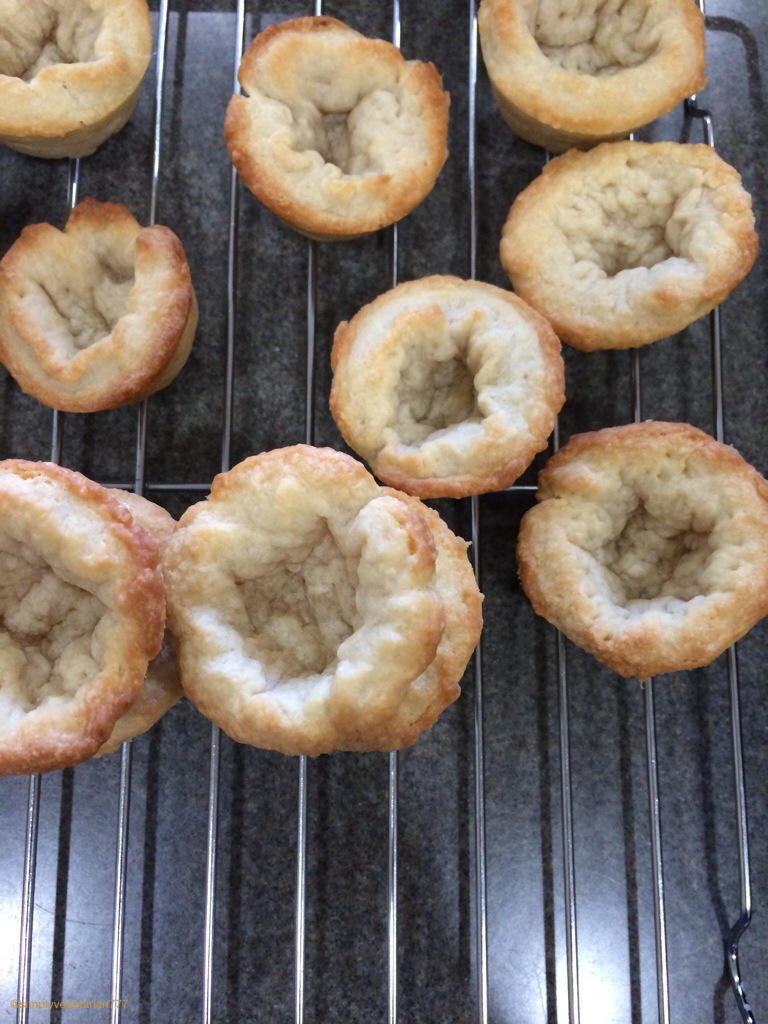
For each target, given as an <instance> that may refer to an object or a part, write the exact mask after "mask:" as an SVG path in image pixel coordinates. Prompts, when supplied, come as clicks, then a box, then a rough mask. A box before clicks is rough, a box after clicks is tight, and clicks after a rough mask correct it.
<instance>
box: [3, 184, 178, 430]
mask: <svg viewBox="0 0 768 1024" xmlns="http://www.w3.org/2000/svg"><path fill="white" fill-rule="evenodd" d="M196 326H197V302H196V299H195V294H194V291H193V289H192V283H191V279H190V273H189V266H188V264H187V261H186V256H185V254H184V250H183V248H182V246H181V243H180V242H179V239H178V238H177V237H176V235H175V234H174V233H173V232H172V231H170V229H168V228H165V227H162V226H160V225H155V226H153V227H151V228H142V227H141V226H140V225H139V224H138V222H137V221H136V220H135V218H134V217H133V216H132V215H131V213H130V212H129V211H128V210H127V209H126V208H125V207H123V206H120V205H119V204H116V203H99V202H96V201H95V200H93V199H84V200H82V201H81V202H80V203H79V204H78V205H77V206H76V207H75V209H74V210H73V211H72V213H71V214H70V217H69V220H68V221H67V224H66V226H65V228H64V230H63V231H59V230H58V229H56V228H55V227H53V226H52V225H50V224H36V225H32V226H30V227H27V228H25V229H24V231H23V232H22V235H21V237H20V239H19V240H18V241H17V242H16V243H15V244H14V245H13V246H12V247H11V249H10V250H9V251H8V253H6V255H5V257H4V258H3V260H2V261H0V359H2V361H3V362H4V363H5V365H6V366H7V367H8V369H9V370H10V372H11V373H12V374H13V375H14V377H16V379H17V380H18V381H19V383H20V384H21V386H22V388H24V390H25V391H27V392H29V393H30V394H33V395H34V396H35V397H36V398H38V399H39V400H40V401H42V402H45V403H46V404H47V405H50V406H52V407H53V408H59V409H64V410H66V411H73V412H91V411H95V410H98V409H109V408H114V407H116V406H119V405H125V404H128V403H129V402H135V401H139V400H141V399H142V398H145V397H147V396H148V395H150V394H152V393H153V392H154V391H157V390H159V389H160V388H161V387H164V386H165V385H166V384H168V383H170V381H171V380H172V379H173V378H174V377H175V376H176V374H177V373H178V372H179V371H180V369H181V367H182V366H183V365H184V362H185V361H186V358H187V356H188V354H189V350H190V347H191V344H192V340H193V338H194V333H195V328H196Z"/></svg>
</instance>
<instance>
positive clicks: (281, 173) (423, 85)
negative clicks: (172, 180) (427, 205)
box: [224, 17, 448, 238]
mask: <svg viewBox="0 0 768 1024" xmlns="http://www.w3.org/2000/svg"><path fill="white" fill-rule="evenodd" d="M238 78H239V81H240V84H241V86H242V89H243V92H244V94H245V95H241V96H233V97H232V100H231V102H230V105H229V109H228V111H227V117H226V122H225V128H224V134H225V137H226V140H227V145H228V147H229V151H230V156H231V157H232V160H233V162H234V164H235V167H236V168H237V171H238V173H239V174H240V176H241V178H243V180H244V181H245V183H246V184H247V185H248V187H249V188H250V189H251V191H252V192H254V194H255V195H256V196H257V197H258V198H259V199H260V200H261V201H262V202H263V203H264V204H265V205H266V206H268V207H269V208H270V209H272V210H273V212H275V213H276V214H277V215H278V216H279V217H281V218H282V219H283V220H285V221H286V222H287V223H289V224H290V225H291V226H292V227H295V228H296V229H297V230H299V231H302V232H304V233H305V234H309V235H311V236H312V237H322V238H343V237H354V236H356V235H359V234H364V233H366V232H369V231H374V230H376V229H377V228H379V227H383V226H385V225H386V224H390V223H392V222H393V221H395V220H398V219H400V218H401V217H403V216H405V214H406V213H408V212H410V210H411V209H412V208H413V207H414V206H416V205H417V204H418V203H419V202H421V200H422V199H423V198H424V197H425V196H426V194H427V193H428V192H429V190H430V189H431V187H432V185H433V184H434V181H435V178H436V177H437V174H438V173H439V171H440V168H441V167H442V165H443V162H444V161H445V158H446V155H447V150H446V145H445V143H446V133H447V118H448V96H447V94H446V93H444V92H443V90H442V87H441V84H440V77H439V75H438V74H437V72H436V71H435V69H434V67H433V66H432V65H430V64H423V63H421V62H419V61H408V62H406V61H404V60H403V57H402V55H401V53H400V51H399V50H398V49H397V48H396V47H394V46H392V44H390V43H387V42H385V41H383V40H380V39H367V38H366V37H365V36H362V35H360V33H358V32H356V31H354V30H353V29H351V28H349V27H348V26H346V25H344V24H343V22H340V21H337V20H335V19H333V18H326V17H318V18H299V19H295V20H294V21H290V22H283V23H281V24H279V25H275V26H271V27H270V28H268V29H267V30H266V31H265V32H263V33H262V34H261V35H260V36H258V37H257V38H256V39H255V40H254V42H253V43H252V44H251V46H250V47H249V48H248V50H247V51H246V54H245V56H244V57H243V61H242V64H241V66H240V71H239V74H238Z"/></svg>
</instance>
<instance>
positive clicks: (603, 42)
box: [478, 0, 707, 153]
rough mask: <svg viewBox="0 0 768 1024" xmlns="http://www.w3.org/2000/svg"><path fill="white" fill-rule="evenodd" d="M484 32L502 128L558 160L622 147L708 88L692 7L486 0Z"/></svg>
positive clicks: (686, 3) (662, 2)
mask: <svg viewBox="0 0 768 1024" xmlns="http://www.w3.org/2000/svg"><path fill="white" fill-rule="evenodd" d="M608 12H610V13H608ZM611 18H612V19H613V22H614V23H615V25H614V26H612V25H611V22H610V19H611ZM478 27H479V30H480V42H481V45H482V50H483V58H484V60H485V65H486V68H487V69H488V74H489V76H490V79H491V83H492V85H493V89H494V93H495V94H496V100H497V102H498V104H499V110H500V111H501V114H502V116H503V117H504V120H505V121H506V122H507V124H508V125H509V127H510V128H511V129H512V130H513V131H514V132H515V133H516V134H517V135H519V136H521V137H522V138H524V139H527V140H528V141H529V142H533V143H535V144H536V145H539V146H543V147H544V148H545V149H548V150H550V151H551V152H553V153H562V152H563V151H564V150H566V149H570V148H571V147H574V146H575V147H578V148H581V149H585V148H588V147H590V146H593V145H595V144H596V143H598V142H605V141H610V140H616V139H621V138H625V137H626V136H627V135H629V133H630V132H633V131H635V130H637V129H638V128H641V127H642V126H643V125H645V124H648V123H649V122H651V121H653V120H655V119H656V118H657V117H661V115H662V114H666V113H667V112H668V111H670V110H672V108H673V107H674V106H676V104H678V103H679V102H680V101H681V100H683V99H685V98H686V97H688V96H691V95H692V94H693V93H696V92H699V91H701V89H703V88H704V86H705V85H706V84H707V79H706V76H705V74H704V69H705V65H706V51H705V41H704V18H703V17H702V14H701V12H700V11H699V9H698V6H697V4H696V2H695V0H643V2H642V3H634V4H632V5H630V4H625V5H621V10H620V12H617V11H616V5H615V4H603V5H600V4H596V3H595V0H583V2H582V3H581V5H580V6H579V8H578V9H577V8H576V7H575V5H574V4H573V3H572V2H568V3H566V2H565V0H482V3H481V5H480V10H479V12H478ZM590 33H592V35H591V37H590ZM540 44H543V47H544V48H542V45H540ZM548 44H549V45H548ZM558 44H559V45H558ZM574 44H575V45H574ZM545 50H548V51H549V52H548V53H547V52H545Z"/></svg>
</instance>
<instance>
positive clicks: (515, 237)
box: [501, 142, 757, 350]
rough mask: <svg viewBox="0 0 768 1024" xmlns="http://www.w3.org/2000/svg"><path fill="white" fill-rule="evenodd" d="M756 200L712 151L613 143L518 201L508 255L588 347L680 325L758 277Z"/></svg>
mask: <svg viewBox="0 0 768 1024" xmlns="http://www.w3.org/2000/svg"><path fill="white" fill-rule="evenodd" d="M754 223H755V219H754V216H753V215H752V201H751V199H750V197H749V194H748V193H747V192H745V191H744V189H743V188H742V185H741V179H740V177H739V175H738V173H737V172H736V171H735V170H734V169H733V167H730V166H729V165H728V164H726V163H725V162H724V161H723V160H721V159H720V157H719V156H718V155H717V153H715V152H714V150H713V149H712V148H711V147H709V146H703V145H700V146H693V145H681V144H680V143H676V142H657V143H652V144H648V143H643V142H609V143H605V144H604V145H602V146H598V147H597V148H596V149H593V150H591V151H590V152H589V153H580V152H577V151H572V152H570V153H566V154H565V155H564V156H561V157H558V158H557V159H556V160H552V161H551V162H550V163H549V164H547V166H546V167H545V168H544V172H543V173H542V174H541V175H540V176H539V177H538V178H537V179H536V180H535V181H534V182H533V183H532V184H531V185H529V186H528V188H526V189H525V190H524V191H523V192H522V193H521V194H520V195H519V196H518V197H517V199H516V200H515V202H514V203H513V204H512V208H511V210H510V211H509V216H508V218H507V222H506V224H505V225H504V232H503V235H502V239H501V262H502V264H503V266H504V269H505V270H506V272H507V273H508V274H509V279H510V281H511V282H512V285H513V287H514V289H515V291H516V292H517V293H518V294H519V295H520V297H521V298H523V299H525V301H526V302H528V303H530V305H531V306H533V308H534V309H537V310H538V311H539V312H540V313H541V314H543V315H544V316H545V317H547V319H548V320H549V321H550V322H551V324H552V326H553V327H554V329H555V331H556V332H557V334H558V335H559V337H560V338H561V339H562V340H563V341H567V342H568V343H569V344H571V345H574V346H575V347H576V348H580V349H586V350H589V349H605V348H636V347H638V346H639V345H645V344H647V343H648V342H651V341H656V340H658V339H659V338H666V337H668V336H669V335H672V334H675V333H676V332H678V331H681V330H682V329H683V328H684V327H686V326H687V325H688V324H690V323H692V322H693V321H694V320H696V319H698V318H699V317H700V316H703V315H704V314H705V313H708V312H709V311H710V310H711V309H713V308H714V307H715V306H716V305H717V304H718V303H719V302H722V300H723V299H724V298H725V297H726V296H727V295H728V294H729V293H730V292H731V291H732V290H733V289H734V288H735V287H736V285H737V284H738V283H739V282H740V281H741V280H742V279H743V278H744V277H745V276H746V275H747V274H748V273H749V270H750V268H751V267H752V264H753V263H754V261H755V256H756V255H757V235H756V234H755V231H754Z"/></svg>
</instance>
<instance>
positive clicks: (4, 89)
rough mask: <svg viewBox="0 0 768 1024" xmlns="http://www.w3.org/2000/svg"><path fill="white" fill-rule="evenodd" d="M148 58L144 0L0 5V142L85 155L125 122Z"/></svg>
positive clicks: (17, 0) (35, 152)
mask: <svg viewBox="0 0 768 1024" xmlns="http://www.w3.org/2000/svg"><path fill="white" fill-rule="evenodd" d="M151 53H152V24H151V20H150V15H149V8H148V7H147V3H146V0H88V2H86V0H40V2H36V3H23V2H21V0H0V142H4V143H6V144H7V145H9V146H11V147H12V148H14V149H18V150H19V151H21V152H22V153H28V154H30V155H32V156H40V157H48V158H55V157H65V156H66V157H70V158H74V157H81V156H87V155H89V154H90V153H92V152H93V151H94V150H95V149H96V148H97V147H98V146H99V145H100V144H101V143H102V142H104V140H105V139H106V138H108V137H109V136H110V135H112V134H114V133H115V132H117V131H119V129H120V128H122V127H123V125H124V124H125V123H126V121H127V120H128V118H129V117H130V115H131V112H132V111H133V108H134V106H135V105H136V101H137V99H138V95H139V89H140V87H141V82H142V78H143V76H144V73H145V72H146V69H147V65H148V64H149V58H150V56H151Z"/></svg>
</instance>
